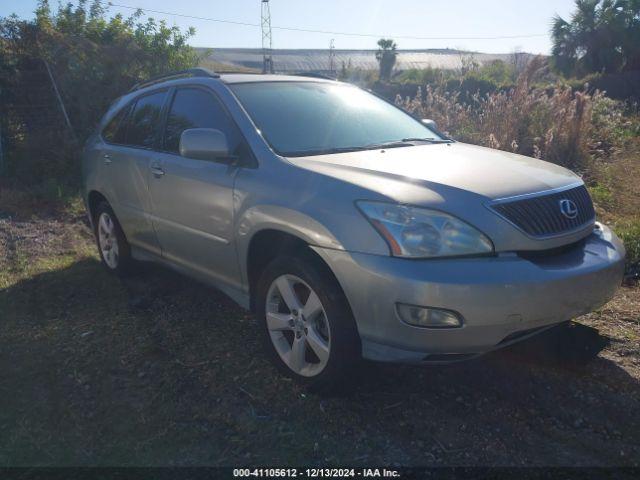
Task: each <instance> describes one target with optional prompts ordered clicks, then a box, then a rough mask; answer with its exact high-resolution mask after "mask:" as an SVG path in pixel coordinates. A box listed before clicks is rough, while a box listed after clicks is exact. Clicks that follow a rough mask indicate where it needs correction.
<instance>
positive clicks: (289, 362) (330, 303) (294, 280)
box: [255, 251, 362, 393]
mask: <svg viewBox="0 0 640 480" xmlns="http://www.w3.org/2000/svg"><path fill="white" fill-rule="evenodd" d="M307 290H309V292H307ZM313 294H315V298H314V297H313ZM291 295H294V297H295V298H294V297H291ZM285 298H286V299H287V300H285ZM296 300H297V306H298V307H300V308H291V307H290V306H289V304H292V303H293V304H296ZM316 300H317V301H316ZM318 303H319V307H318ZM255 305H256V314H257V317H258V321H259V322H260V327H261V328H260V330H261V332H262V337H263V342H264V346H265V349H266V351H267V354H268V356H269V357H270V358H271V360H272V362H273V363H274V364H275V366H276V367H277V368H278V369H279V370H280V372H282V373H283V374H284V375H286V376H288V377H290V378H293V379H294V380H296V381H297V382H299V383H300V384H302V385H304V386H306V387H307V388H309V389H310V390H313V391H316V392H318V393H337V392H341V391H345V390H348V389H349V388H350V387H352V386H353V382H352V379H353V378H354V373H355V372H356V371H357V369H358V367H359V366H360V364H361V360H362V355H361V343H360V337H359V335H358V330H357V327H356V323H355V320H354V318H353V314H352V313H351V308H350V307H349V304H348V302H347V299H346V297H345V296H344V293H343V292H342V289H341V288H340V286H339V284H338V282H337V281H336V279H335V277H334V276H333V274H332V273H331V271H330V270H329V268H328V267H327V266H326V265H325V264H324V263H322V262H321V261H320V260H319V259H318V258H316V257H315V256H314V255H313V254H311V253H310V252H308V251H307V252H304V251H303V252H302V253H301V254H299V255H286V256H279V257H277V258H275V259H274V260H273V261H272V262H271V263H269V264H268V266H267V267H266V268H265V269H264V271H263V272H262V274H261V276H260V278H259V280H258V283H257V285H256V302H255ZM294 307H295V305H294ZM298 310H299V311H298ZM305 315H306V317H305ZM307 317H308V318H307ZM300 341H302V342H304V345H303V346H302V347H300V343H299V342H300ZM294 342H295V343H296V348H295V349H294ZM301 350H303V351H304V353H300V352H301ZM301 358H302V359H303V360H302V361H301V360H300V359H301ZM285 359H286V360H285Z"/></svg>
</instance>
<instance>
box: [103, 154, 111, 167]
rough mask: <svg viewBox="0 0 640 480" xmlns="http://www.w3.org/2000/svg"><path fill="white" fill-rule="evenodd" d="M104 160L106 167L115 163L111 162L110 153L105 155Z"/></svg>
mask: <svg viewBox="0 0 640 480" xmlns="http://www.w3.org/2000/svg"><path fill="white" fill-rule="evenodd" d="M102 158H103V159H104V163H105V164H106V165H109V164H110V163H112V162H113V160H111V155H109V154H108V153H105V154H104V155H103V156H102Z"/></svg>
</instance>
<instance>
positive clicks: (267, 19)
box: [260, 0, 273, 73]
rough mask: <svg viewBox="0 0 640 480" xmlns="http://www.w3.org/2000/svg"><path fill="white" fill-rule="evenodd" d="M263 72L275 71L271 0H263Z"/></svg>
mask: <svg viewBox="0 0 640 480" xmlns="http://www.w3.org/2000/svg"><path fill="white" fill-rule="evenodd" d="M260 23H261V25H262V73H273V59H272V58H271V49H272V40H271V10H270V9H269V0H262V16H261V22H260Z"/></svg>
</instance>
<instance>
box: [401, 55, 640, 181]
mask: <svg viewBox="0 0 640 480" xmlns="http://www.w3.org/2000/svg"><path fill="white" fill-rule="evenodd" d="M542 66H543V62H542V61H541V60H539V59H538V60H534V61H532V62H530V63H529V64H528V66H527V68H526V70H525V71H524V72H523V73H522V74H521V75H520V76H519V78H518V81H517V84H516V86H515V88H513V89H511V90H509V91H506V92H495V93H491V94H488V95H486V96H480V95H474V96H473V98H472V100H471V101H470V102H461V101H460V93H459V92H456V91H453V92H449V91H445V90H444V87H443V86H435V87H433V86H429V85H428V86H426V87H425V89H424V90H419V91H418V94H417V96H416V97H415V98H406V99H401V98H398V99H397V103H399V104H400V105H401V106H402V107H403V108H405V109H406V110H408V111H410V112H412V113H414V114H416V115H418V116H420V117H422V118H432V119H433V120H435V121H436V123H437V124H438V126H439V127H440V128H441V129H442V130H443V131H445V132H448V133H449V134H450V135H452V136H453V137H454V138H456V139H458V140H460V141H464V142H469V143H475V144H479V145H484V146H487V147H491V148H498V149H502V150H508V151H511V152H515V153H520V154H523V155H528V156H533V157H536V158H542V159H545V160H547V161H550V162H553V163H557V164H559V165H563V166H566V167H569V168H572V169H574V170H577V171H579V172H581V173H586V174H589V173H590V171H591V163H592V162H593V160H594V158H602V157H605V158H608V157H610V156H611V155H612V154H613V153H615V151H616V149H620V148H622V146H623V144H624V142H625V141H626V140H627V137H628V136H629V135H625V133H624V132H625V128H626V129H631V130H633V129H634V128H637V125H635V124H633V125H631V124H628V123H629V121H628V120H627V119H625V117H624V116H623V115H622V110H623V107H622V105H621V104H620V103H619V102H614V101H612V100H609V99H607V98H606V97H605V96H604V94H603V93H601V92H595V93H593V94H589V93H586V92H581V91H578V92H574V91H573V90H572V89H571V88H570V87H568V86H562V85H557V86H556V87H554V88H549V89H545V88H537V87H535V81H536V78H537V76H538V75H539V73H540V70H541V68H542Z"/></svg>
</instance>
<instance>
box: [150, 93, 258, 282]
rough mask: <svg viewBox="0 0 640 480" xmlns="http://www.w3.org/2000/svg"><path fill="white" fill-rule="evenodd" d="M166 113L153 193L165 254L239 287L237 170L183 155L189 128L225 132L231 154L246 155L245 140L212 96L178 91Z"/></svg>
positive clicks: (152, 180)
mask: <svg viewBox="0 0 640 480" xmlns="http://www.w3.org/2000/svg"><path fill="white" fill-rule="evenodd" d="M172 97H173V98H172V100H171V103H170V106H169V109H168V113H167V119H166V127H165V134H164V138H163V145H162V149H163V152H162V153H160V154H158V155H156V157H155V159H154V160H153V162H152V165H151V177H150V180H149V192H150V194H151V201H152V209H153V222H154V226H155V230H156V232H157V235H158V240H159V242H160V245H161V248H162V255H163V256H164V257H166V258H168V259H169V260H171V261H172V262H174V263H176V264H178V265H181V266H184V267H186V268H188V269H190V270H193V271H196V272H199V273H201V274H205V275H206V276H207V277H210V278H213V279H215V280H216V283H218V284H227V285H229V286H232V287H233V288H239V287H240V271H239V266H238V262H237V256H236V251H235V244H234V243H233V241H232V239H233V185H234V181H235V177H236V174H237V172H238V168H239V167H237V166H235V165H229V164H228V163H219V162H214V161H207V160H194V159H190V158H185V157H182V156H180V154H179V150H178V147H179V143H180V135H181V134H182V132H183V131H184V130H185V129H188V128H215V129H218V130H221V131H222V132H223V133H225V135H226V137H227V141H228V144H229V147H230V150H231V151H232V152H235V154H237V155H239V156H241V157H242V156H244V155H245V153H244V152H246V149H244V148H243V146H244V140H243V138H242V135H241V134H240V132H239V130H238V129H237V127H236V125H235V124H234V123H233V121H232V119H231V118H230V116H229V115H228V113H227V111H226V109H225V108H224V106H223V105H222V104H221V103H220V101H219V100H218V99H217V97H216V96H215V95H214V93H213V92H212V91H210V90H209V89H207V88H204V87H198V86H188V87H180V88H177V89H176V90H175V91H174V92H173V95H172Z"/></svg>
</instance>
